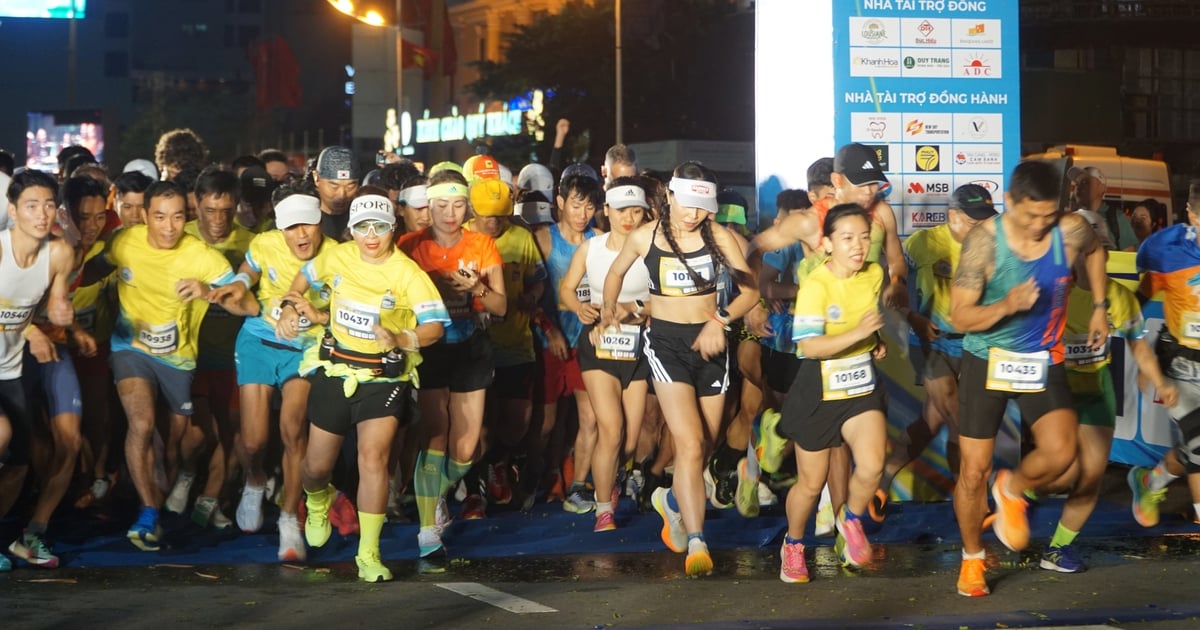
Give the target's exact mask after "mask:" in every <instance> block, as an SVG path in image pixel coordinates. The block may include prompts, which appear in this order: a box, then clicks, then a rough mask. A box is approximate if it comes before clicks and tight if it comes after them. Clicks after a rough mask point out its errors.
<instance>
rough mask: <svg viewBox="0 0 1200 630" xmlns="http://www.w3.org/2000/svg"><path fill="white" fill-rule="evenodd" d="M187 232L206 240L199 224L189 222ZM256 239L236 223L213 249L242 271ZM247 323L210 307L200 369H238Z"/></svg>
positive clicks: (202, 328) (201, 343) (203, 326)
mask: <svg viewBox="0 0 1200 630" xmlns="http://www.w3.org/2000/svg"><path fill="white" fill-rule="evenodd" d="M183 231H184V232H186V233H187V234H191V235H192V236H195V237H196V238H198V239H201V240H203V237H202V236H200V224H199V223H197V222H196V221H188V223H187V225H185V226H184V227H183ZM253 239H254V233H253V232H251V231H250V230H247V229H246V228H244V227H242V226H240V225H238V224H237V223H234V224H233V229H232V230H230V231H229V235H228V236H226V237H225V240H223V241H220V242H218V243H209V247H212V248H213V249H215V250H217V251H219V252H221V254H222V255H223V256H225V259H226V260H228V261H229V266H230V267H232V268H233V269H234V270H235V271H236V270H238V269H241V267H242V261H243V260H245V259H246V250H247V249H248V248H249V247H250V241H251V240H253ZM244 321H245V318H243V317H238V316H236V315H230V314H229V312H228V311H226V310H225V309H223V308H221V307H220V306H217V305H216V304H213V305H210V306H209V307H208V313H206V314H205V315H204V322H203V323H201V324H200V340H199V342H198V343H199V348H200V350H199V356H198V359H197V360H198V363H197V366H196V367H197V368H199V369H201V370H232V369H234V362H233V349H234V343H235V341H236V340H237V336H238V331H240V330H241V329H242V322H244Z"/></svg>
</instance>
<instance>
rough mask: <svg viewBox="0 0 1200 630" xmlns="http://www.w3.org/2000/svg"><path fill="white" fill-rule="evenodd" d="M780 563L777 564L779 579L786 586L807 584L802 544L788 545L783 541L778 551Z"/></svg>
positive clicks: (806, 565)
mask: <svg viewBox="0 0 1200 630" xmlns="http://www.w3.org/2000/svg"><path fill="white" fill-rule="evenodd" d="M779 555H780V556H781V558H782V561H781V562H780V564H779V579H780V580H783V581H784V582H787V583H788V584H804V583H806V582H808V564H807V563H806V562H805V561H804V543H792V544H788V542H787V540H786V539H784V541H783V547H781V548H780V549H779Z"/></svg>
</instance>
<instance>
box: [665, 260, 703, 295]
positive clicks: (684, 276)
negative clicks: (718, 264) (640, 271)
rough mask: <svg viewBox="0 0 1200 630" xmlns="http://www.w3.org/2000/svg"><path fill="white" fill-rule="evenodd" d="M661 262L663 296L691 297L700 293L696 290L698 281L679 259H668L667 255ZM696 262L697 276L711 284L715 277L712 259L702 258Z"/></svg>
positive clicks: (693, 266)
mask: <svg viewBox="0 0 1200 630" xmlns="http://www.w3.org/2000/svg"><path fill="white" fill-rule="evenodd" d="M659 260H660V262H659V265H658V274H659V278H658V280H659V286H661V287H662V294H663V295H691V294H693V293H696V292H697V291H699V289H698V288H696V281H695V280H693V279H692V274H690V273H688V269H687V266H686V265H684V264H683V261H681V260H679V259H678V258H668V257H667V256H665V255H664V256H663V257H662V258H660V259H659ZM694 262H695V263H696V264H694V265H692V269H694V270H695V271H696V275H698V276H700V277H701V278H703V279H704V281H705V282H711V281H712V277H713V265H712V258H711V257H710V256H701V257H698V258H696V259H694Z"/></svg>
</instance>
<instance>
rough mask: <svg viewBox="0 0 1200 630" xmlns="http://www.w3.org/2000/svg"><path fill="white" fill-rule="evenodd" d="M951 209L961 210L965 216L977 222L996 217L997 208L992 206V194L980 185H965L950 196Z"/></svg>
mask: <svg viewBox="0 0 1200 630" xmlns="http://www.w3.org/2000/svg"><path fill="white" fill-rule="evenodd" d="M950 207H951V208H953V209H955V210H961V211H962V212H963V214H965V215H967V216H969V217H971V218H972V219H975V220H976V221H982V220H983V219H990V218H992V217H994V216H996V207H995V206H993V205H992V194H991V193H989V192H988V191H987V189H986V188H984V187H983V186H980V185H979V184H963V185H962V186H959V187H958V188H955V189H954V192H953V193H952V194H951V195H950Z"/></svg>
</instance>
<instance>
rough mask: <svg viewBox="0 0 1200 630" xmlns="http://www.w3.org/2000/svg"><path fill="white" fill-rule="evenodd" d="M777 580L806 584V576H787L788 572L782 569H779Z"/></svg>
mask: <svg viewBox="0 0 1200 630" xmlns="http://www.w3.org/2000/svg"><path fill="white" fill-rule="evenodd" d="M779 580H780V581H781V582H787V583H788V584H808V578H807V577H802V578H794V577H788V574H787V573H784V571H783V569H780V570H779Z"/></svg>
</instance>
